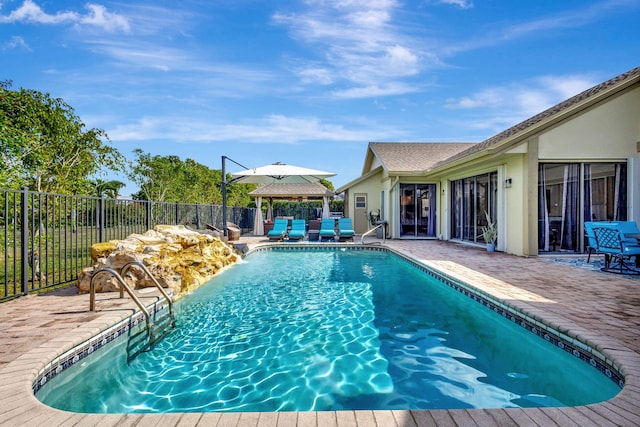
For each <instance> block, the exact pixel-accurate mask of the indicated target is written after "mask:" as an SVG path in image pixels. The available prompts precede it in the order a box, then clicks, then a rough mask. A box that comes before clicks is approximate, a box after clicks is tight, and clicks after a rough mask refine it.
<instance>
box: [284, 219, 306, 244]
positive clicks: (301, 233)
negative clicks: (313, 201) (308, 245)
mask: <svg viewBox="0 0 640 427" xmlns="http://www.w3.org/2000/svg"><path fill="white" fill-rule="evenodd" d="M306 228H307V224H306V222H305V220H304V219H294V220H292V221H291V230H289V234H288V237H289V240H302V239H304V237H305V235H306V234H307V233H306Z"/></svg>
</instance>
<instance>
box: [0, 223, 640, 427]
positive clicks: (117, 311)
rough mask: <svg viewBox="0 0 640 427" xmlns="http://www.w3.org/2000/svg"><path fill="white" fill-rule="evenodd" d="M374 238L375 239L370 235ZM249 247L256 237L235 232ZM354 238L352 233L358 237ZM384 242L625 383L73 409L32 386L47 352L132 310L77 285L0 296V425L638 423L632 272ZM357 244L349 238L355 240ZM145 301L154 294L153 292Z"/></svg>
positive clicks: (639, 361)
mask: <svg viewBox="0 0 640 427" xmlns="http://www.w3.org/2000/svg"><path fill="white" fill-rule="evenodd" d="M371 240H375V239H371ZM241 241H242V242H245V243H247V244H248V245H249V247H252V246H254V245H256V244H259V243H261V242H263V241H264V239H262V238H256V237H245V236H243V238H242V239H241ZM356 241H357V239H356ZM386 243H387V246H389V247H390V248H392V249H394V250H397V251H399V252H401V253H404V254H406V255H409V256H411V257H412V258H414V259H416V260H418V261H420V262H422V263H424V264H427V265H430V266H433V267H436V268H437V269H439V270H443V271H444V272H446V273H447V274H449V275H451V276H454V277H457V278H460V279H461V280H464V281H465V282H467V283H469V284H471V285H472V286H474V287H477V288H478V289H481V290H482V291H483V292H486V293H488V294H490V295H492V296H494V297H496V298H498V299H500V300H503V301H505V302H507V303H508V304H509V305H511V306H514V307H518V308H519V309H521V310H522V311H524V312H525V313H526V314H528V315H530V316H531V317H534V318H540V319H544V320H545V322H547V323H549V324H551V325H553V326H554V327H555V328H556V329H558V330H560V331H563V332H565V333H567V334H568V335H571V336H577V337H579V338H580V339H581V340H584V341H587V342H589V343H590V344H591V345H592V346H593V347H594V348H596V349H598V350H599V351H601V352H602V353H603V354H605V355H607V356H608V357H610V358H611V359H612V360H613V361H614V362H615V364H616V365H617V366H619V367H620V370H621V372H622V373H623V374H624V375H625V381H626V385H625V387H624V389H623V390H622V391H621V392H620V394H619V395H618V396H616V397H615V398H614V399H611V400H609V401H607V402H603V403H599V404H594V405H588V406H582V407H572V408H532V409H489V410H483V409H474V410H439V411H337V412H300V413H295V412H288V413H205V414H199V413H191V414H179V413H176V414H144V415H143V414H124V415H98V414H75V413H69V412H64V411H59V410H56V409H52V408H49V407H47V406H45V405H43V404H41V403H40V402H39V401H38V400H37V399H36V398H35V397H34V396H33V393H32V391H31V385H32V382H33V380H34V379H35V377H36V375H37V373H38V372H39V371H40V370H41V369H43V368H44V366H45V365H46V364H47V363H48V362H50V361H51V360H52V359H53V358H55V357H56V356H58V355H60V354H62V353H63V351H64V350H66V349H69V348H71V347H73V346H75V345H77V344H79V343H81V342H83V341H85V340H87V339H88V338H90V337H92V336H94V335H96V334H97V333H98V332H100V331H102V330H104V329H106V328H107V327H109V326H111V325H113V324H114V323H116V322H117V321H119V320H121V319H125V318H127V317H128V316H130V315H131V314H132V313H133V312H134V306H133V305H132V303H131V300H130V299H128V298H125V299H124V300H120V299H118V298H117V297H118V294H117V293H113V294H100V295H98V298H97V307H98V311H96V312H90V311H89V310H88V309H89V297H88V295H78V294H77V292H76V291H75V287H68V288H63V289H60V290H56V291H53V292H49V293H47V294H43V295H37V296H36V295H33V296H28V297H24V298H20V299H17V300H14V301H10V302H7V303H3V304H0V402H1V403H2V404H1V405H0V425H3V426H4V425H7V426H12V425H15V426H26V425H30V426H37V425H46V426H54V425H68V426H72V425H78V426H93V425H102V426H121V425H136V426H174V425H175V426H196V425H199V426H216V425H217V426H295V425H299V426H319V427H324V426H402V427H405V426H406V427H409V426H432V425H442V426H490V425H500V426H512V425H514V426H515V425H522V426H545V427H546V426H555V425H557V426H609V425H611V426H614V425H615V426H637V425H640V340H639V331H640V281H639V280H631V279H629V278H625V277H621V276H617V275H613V274H607V273H602V272H598V271H588V270H584V269H580V268H576V267H571V266H567V265H563V264H556V263H550V262H545V261H542V260H539V259H537V258H521V257H515V256H510V255H506V254H503V253H487V252H485V251H484V250H482V249H479V248H475V247H469V246H465V245H460V244H455V243H448V242H439V241H416V240H390V241H387V242H386ZM356 244H357V243H356ZM144 299H145V302H148V303H151V302H152V301H154V300H155V297H154V296H153V295H152V294H147V296H145V297H144Z"/></svg>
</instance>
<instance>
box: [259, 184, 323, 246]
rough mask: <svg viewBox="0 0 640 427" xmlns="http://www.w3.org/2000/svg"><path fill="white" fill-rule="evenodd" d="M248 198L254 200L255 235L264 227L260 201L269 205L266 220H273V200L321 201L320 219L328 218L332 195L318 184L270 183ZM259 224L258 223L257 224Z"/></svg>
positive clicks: (260, 233)
mask: <svg viewBox="0 0 640 427" xmlns="http://www.w3.org/2000/svg"><path fill="white" fill-rule="evenodd" d="M249 195H250V196H252V197H255V198H256V207H257V213H256V219H255V223H254V228H253V232H254V234H256V235H263V234H264V225H263V218H262V210H261V207H262V199H267V200H268V203H269V208H268V209H267V219H268V220H272V219H273V209H272V208H273V206H272V205H273V200H274V199H282V200H290V199H296V198H297V199H300V198H302V199H304V200H309V199H318V200H320V199H322V200H323V203H322V217H323V218H328V217H329V198H330V197H332V196H333V195H334V193H333V191H331V190H329V189H327V188H326V187H325V186H324V185H322V184H320V183H318V182H307V183H288V184H287V183H284V184H283V183H272V184H264V185H262V186H260V187H258V188H256V189H255V190H253V191H252V192H251V193H249ZM258 222H259V223H258Z"/></svg>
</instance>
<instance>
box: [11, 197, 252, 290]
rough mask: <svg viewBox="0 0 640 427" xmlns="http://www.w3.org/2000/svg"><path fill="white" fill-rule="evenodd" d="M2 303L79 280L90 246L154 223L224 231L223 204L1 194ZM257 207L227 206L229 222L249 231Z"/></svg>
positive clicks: (88, 258) (89, 252)
mask: <svg viewBox="0 0 640 427" xmlns="http://www.w3.org/2000/svg"><path fill="white" fill-rule="evenodd" d="M0 203H1V205H0V239H1V240H0V241H1V247H2V249H3V251H2V254H1V258H2V261H1V262H2V271H1V275H0V302H2V301H6V300H9V299H11V298H15V297H18V296H22V295H26V294H28V293H30V292H34V291H39V290H44V289H48V288H51V287H54V286H58V285H63V284H67V283H70V282H72V281H74V280H77V279H78V275H79V273H80V272H81V270H82V269H83V268H84V267H89V266H91V265H92V263H93V262H92V260H91V246H92V245H93V244H95V243H98V242H104V241H108V240H120V239H124V238H126V237H127V236H129V235H130V234H132V233H144V232H145V231H147V230H150V229H152V228H153V227H154V226H155V225H158V224H168V225H177V224H183V225H187V226H189V227H190V228H194V229H203V228H206V227H207V225H212V226H214V227H217V228H220V229H222V223H223V221H222V206H219V205H197V204H185V203H160V202H152V201H138V200H120V199H117V200H116V199H108V198H105V197H84V196H73V195H61V194H51V193H40V192H34V191H28V190H27V189H23V190H0ZM254 216H255V209H252V208H235V207H229V208H227V223H234V224H237V225H238V226H239V227H240V228H241V229H242V230H243V232H246V231H248V230H250V229H252V228H253V220H254Z"/></svg>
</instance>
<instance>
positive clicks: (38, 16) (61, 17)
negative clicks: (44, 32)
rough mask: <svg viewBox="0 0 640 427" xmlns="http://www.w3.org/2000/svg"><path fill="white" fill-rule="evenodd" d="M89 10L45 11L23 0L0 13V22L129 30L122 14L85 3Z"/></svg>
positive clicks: (29, 1) (110, 30)
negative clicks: (4, 13)
mask: <svg viewBox="0 0 640 427" xmlns="http://www.w3.org/2000/svg"><path fill="white" fill-rule="evenodd" d="M86 8H87V9H89V12H88V13H87V14H85V15H82V14H80V13H77V12H73V11H60V12H57V13H55V14H50V13H47V12H45V11H44V10H43V9H42V8H41V7H40V6H38V5H37V4H36V3H34V2H33V1H32V0H25V1H24V2H23V3H22V6H20V7H18V8H17V9H15V10H13V11H12V12H11V13H9V14H8V15H0V23H15V22H25V23H35V24H48V25H61V24H75V25H80V26H91V27H97V28H102V29H103V30H105V31H109V32H115V31H123V32H127V31H129V22H128V21H127V19H126V18H124V17H123V16H120V15H117V14H115V13H111V12H108V11H107V9H106V8H105V7H104V6H101V5H96V4H87V5H86Z"/></svg>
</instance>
